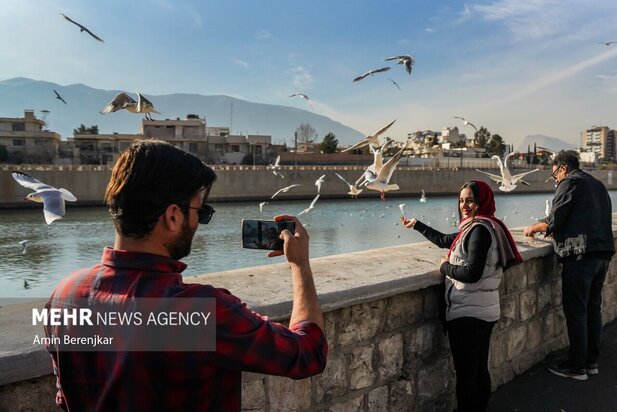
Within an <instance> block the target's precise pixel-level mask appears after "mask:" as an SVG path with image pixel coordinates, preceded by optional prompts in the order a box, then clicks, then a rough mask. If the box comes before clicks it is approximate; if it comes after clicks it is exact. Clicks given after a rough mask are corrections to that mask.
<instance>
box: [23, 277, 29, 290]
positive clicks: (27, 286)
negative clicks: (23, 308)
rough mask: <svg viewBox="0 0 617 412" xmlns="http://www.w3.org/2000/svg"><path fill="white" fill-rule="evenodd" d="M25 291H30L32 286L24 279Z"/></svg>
mask: <svg viewBox="0 0 617 412" xmlns="http://www.w3.org/2000/svg"><path fill="white" fill-rule="evenodd" d="M24 289H30V284H29V283H28V281H27V280H26V279H24Z"/></svg>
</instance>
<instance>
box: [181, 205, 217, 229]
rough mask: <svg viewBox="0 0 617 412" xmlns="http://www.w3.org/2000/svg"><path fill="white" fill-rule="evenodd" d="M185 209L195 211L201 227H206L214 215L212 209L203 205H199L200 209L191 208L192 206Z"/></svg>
mask: <svg viewBox="0 0 617 412" xmlns="http://www.w3.org/2000/svg"><path fill="white" fill-rule="evenodd" d="M186 208H187V209H196V210H197V216H198V218H199V220H198V221H199V223H200V224H202V225H207V224H208V223H209V222H210V220H212V215H213V214H214V208H213V207H212V206H210V205H207V204H205V203H204V204H203V205H201V207H193V206H186Z"/></svg>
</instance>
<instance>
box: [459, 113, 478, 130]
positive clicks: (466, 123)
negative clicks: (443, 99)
mask: <svg viewBox="0 0 617 412" xmlns="http://www.w3.org/2000/svg"><path fill="white" fill-rule="evenodd" d="M454 119H461V120H462V121H463V124H464V125H465V126H471V127H473V128H474V130H475V131H476V132H477V131H478V128H477V127H476V125H474V124H473V123H471V122H469V121H467V119H465V118H464V117H460V116H454Z"/></svg>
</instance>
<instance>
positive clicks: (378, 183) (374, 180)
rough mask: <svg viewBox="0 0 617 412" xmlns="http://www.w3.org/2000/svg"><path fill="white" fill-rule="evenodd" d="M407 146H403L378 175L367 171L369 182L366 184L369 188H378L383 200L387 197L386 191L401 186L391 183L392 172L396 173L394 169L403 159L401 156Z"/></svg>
mask: <svg viewBox="0 0 617 412" xmlns="http://www.w3.org/2000/svg"><path fill="white" fill-rule="evenodd" d="M404 150H405V147H402V148H401V150H399V151H398V152H397V153H396V154H395V155H394V156H392V157H391V158H390V159H388V161H387V162H386V164H384V165H383V167H382V168H381V170H380V171H379V173H378V174H377V175H374V174H373V175H369V176H367V173H365V174H364V175H365V177H367V179H366V180H367V182H366V183H365V186H366V188H367V189H371V190H377V191H379V192H381V195H380V197H381V199H382V200H383V199H384V197H385V192H389V191H390V190H398V189H399V187H398V185H397V184H390V183H389V182H390V178H392V174H393V173H394V169H396V166H397V165H398V162H399V161H400V160H401V156H402V155H403V151H404ZM367 172H368V171H367Z"/></svg>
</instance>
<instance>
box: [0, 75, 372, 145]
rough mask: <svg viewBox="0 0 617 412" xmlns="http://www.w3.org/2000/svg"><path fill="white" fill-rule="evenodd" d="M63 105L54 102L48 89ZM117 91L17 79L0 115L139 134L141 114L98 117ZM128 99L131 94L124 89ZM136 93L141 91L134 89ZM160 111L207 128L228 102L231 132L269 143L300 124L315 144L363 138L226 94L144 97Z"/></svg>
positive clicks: (66, 131) (0, 86) (220, 119)
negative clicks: (311, 131) (29, 115)
mask: <svg viewBox="0 0 617 412" xmlns="http://www.w3.org/2000/svg"><path fill="white" fill-rule="evenodd" d="M54 89H55V90H56V91H58V93H59V94H60V95H61V96H62V97H63V98H64V100H66V102H67V103H68V104H66V105H65V104H64V103H62V102H61V101H60V100H58V99H56V97H55V94H54V92H53V90H54ZM119 92H120V91H119V90H102V89H94V88H92V87H89V86H86V85H84V84H71V85H68V86H60V85H59V84H56V83H51V82H46V81H40V80H32V79H28V78H24V77H17V78H13V79H8V80H4V81H0V117H23V114H24V109H33V110H34V111H35V114H36V116H37V117H38V118H41V117H42V114H41V112H40V111H41V110H44V109H46V110H49V112H50V113H49V114H48V116H47V128H48V129H49V130H52V131H55V132H58V133H60V134H61V135H62V138H63V139H66V137H67V136H72V135H73V129H74V128H77V127H79V125H80V124H82V123H83V124H84V125H86V126H91V125H95V124H96V125H98V126H99V131H100V133H113V132H118V133H139V129H140V125H141V119H142V116H141V115H136V114H131V113H128V112H126V111H120V112H117V113H110V114H106V115H101V114H99V111H100V110H101V109H102V108H103V107H105V105H107V103H108V102H109V101H111V100H112V99H113V98H114V96H115V95H116V94H117V93H119ZM127 92H129V94H131V96H133V97H135V96H134V95H133V91H132V90H131V91H127ZM140 92H141V91H140ZM147 97H148V99H149V100H151V101H152V103H153V104H154V106H155V108H156V109H157V110H158V111H160V112H161V114H160V115H157V114H154V116H153V118H155V119H175V118H177V117H179V118H181V119H184V118H185V117H186V115H187V114H188V113H192V114H197V115H199V116H200V117H202V118H203V117H206V122H207V126H209V127H217V126H218V127H229V126H230V117H231V112H232V103H233V128H232V133H234V134H240V133H246V134H265V135H271V136H272V142H273V143H277V142H282V141H283V140H286V141H287V142H288V144H289V143H292V144H293V135H294V131H295V130H296V129H297V128H298V126H299V125H300V124H301V123H306V122H308V123H310V124H311V126H313V127H314V128H315V130H316V131H317V133H318V138H317V141H319V142H321V140H322V139H323V137H324V136H325V135H326V134H328V133H330V132H332V133H334V134H335V135H336V137H337V139H338V140H339V144H340V145H349V144H352V143H354V142H355V141H357V140H358V139H360V138H361V137H363V135H362V133H361V132H359V131H357V130H355V129H352V128H350V127H348V126H345V125H343V124H341V123H339V122H337V121H336V120H333V119H330V118H328V117H326V116H322V115H320V114H317V113H314V112H311V111H308V110H301V109H297V108H294V107H289V106H278V105H272V104H263V103H253V102H248V101H245V100H241V99H236V98H233V97H229V96H204V95H200V94H179V93H175V94H168V95H161V96H155V95H150V94H148V95H147Z"/></svg>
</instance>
